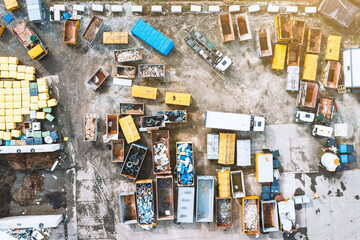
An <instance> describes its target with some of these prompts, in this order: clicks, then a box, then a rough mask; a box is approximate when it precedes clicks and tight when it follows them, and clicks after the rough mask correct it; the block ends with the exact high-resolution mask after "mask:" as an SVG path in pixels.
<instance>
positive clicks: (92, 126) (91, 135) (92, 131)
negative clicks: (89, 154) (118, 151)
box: [85, 113, 96, 141]
mask: <svg viewBox="0 0 360 240" xmlns="http://www.w3.org/2000/svg"><path fill="white" fill-rule="evenodd" d="M85 140H87V141H95V140H96V116H95V114H93V113H90V114H86V116H85Z"/></svg>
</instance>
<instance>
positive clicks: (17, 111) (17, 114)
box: [14, 108, 21, 116]
mask: <svg viewBox="0 0 360 240" xmlns="http://www.w3.org/2000/svg"><path fill="white" fill-rule="evenodd" d="M14 116H21V108H15V109H14Z"/></svg>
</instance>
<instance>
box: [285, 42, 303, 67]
mask: <svg viewBox="0 0 360 240" xmlns="http://www.w3.org/2000/svg"><path fill="white" fill-rule="evenodd" d="M300 50H301V46H300V45H297V44H291V43H289V47H288V52H287V65H288V66H296V67H298V66H299V65H300Z"/></svg>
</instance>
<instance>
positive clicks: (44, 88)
mask: <svg viewBox="0 0 360 240" xmlns="http://www.w3.org/2000/svg"><path fill="white" fill-rule="evenodd" d="M38 92H39V93H47V92H49V89H48V86H47V85H39V86H38Z"/></svg>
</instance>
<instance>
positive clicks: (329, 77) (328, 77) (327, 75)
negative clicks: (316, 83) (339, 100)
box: [322, 61, 341, 88]
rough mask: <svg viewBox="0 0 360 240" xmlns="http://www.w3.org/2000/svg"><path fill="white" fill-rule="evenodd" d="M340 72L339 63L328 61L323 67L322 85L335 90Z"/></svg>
mask: <svg viewBox="0 0 360 240" xmlns="http://www.w3.org/2000/svg"><path fill="white" fill-rule="evenodd" d="M340 71H341V63H339V62H335V61H328V62H327V63H326V65H325V68H324V71H323V75H322V83H323V84H324V86H325V87H328V88H337V87H338V83H339V77H340Z"/></svg>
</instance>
